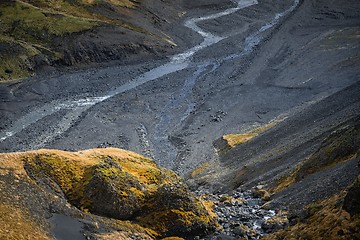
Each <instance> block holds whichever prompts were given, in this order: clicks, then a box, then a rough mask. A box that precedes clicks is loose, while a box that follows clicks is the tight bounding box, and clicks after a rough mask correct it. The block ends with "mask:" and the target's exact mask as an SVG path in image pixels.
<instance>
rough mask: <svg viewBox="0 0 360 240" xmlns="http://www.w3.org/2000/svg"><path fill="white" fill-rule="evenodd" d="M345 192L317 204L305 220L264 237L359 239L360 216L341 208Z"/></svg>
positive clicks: (324, 239) (320, 239)
mask: <svg viewBox="0 0 360 240" xmlns="http://www.w3.org/2000/svg"><path fill="white" fill-rule="evenodd" d="M344 195H345V193H344V192H343V193H341V194H338V195H334V196H333V197H331V198H329V199H326V200H324V201H322V202H320V203H318V204H317V205H318V206H319V207H318V209H317V210H316V211H314V212H313V214H312V216H311V217H310V218H308V219H306V221H304V222H300V223H297V224H295V225H292V226H289V227H287V228H286V229H283V230H280V231H278V232H276V233H273V234H271V235H268V236H265V237H264V239H267V240H270V239H319V240H328V239H329V240H331V239H358V238H359V237H360V216H359V215H355V216H353V217H351V216H350V214H349V213H347V212H346V211H345V210H342V209H341V207H340V206H341V204H339V203H341V202H342V199H343V198H344Z"/></svg>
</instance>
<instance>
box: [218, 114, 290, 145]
mask: <svg viewBox="0 0 360 240" xmlns="http://www.w3.org/2000/svg"><path fill="white" fill-rule="evenodd" d="M281 121H283V119H281V120H272V121H270V122H269V123H267V124H264V125H262V126H260V127H256V128H254V129H252V130H250V131H249V132H246V133H240V134H227V135H224V136H223V137H222V138H223V139H224V140H225V141H227V144H228V145H229V147H230V148H234V147H235V146H237V145H239V144H243V143H245V142H247V141H249V140H251V139H253V138H254V137H256V136H258V135H259V134H260V133H263V132H265V131H267V130H269V129H270V128H272V127H274V126H275V125H276V124H278V123H280V122H281Z"/></svg>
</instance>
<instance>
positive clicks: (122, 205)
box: [0, 149, 215, 237]
mask: <svg viewBox="0 0 360 240" xmlns="http://www.w3.org/2000/svg"><path fill="white" fill-rule="evenodd" d="M8 158H11V159H12V161H13V162H14V163H16V164H17V166H18V168H19V169H20V170H21V169H22V170H21V171H22V174H23V176H24V179H25V178H26V179H27V181H28V182H29V183H30V187H31V188H32V189H33V190H34V191H35V192H41V193H42V194H44V195H45V196H53V195H56V196H57V198H60V199H62V202H63V204H66V202H68V203H70V204H71V205H72V206H75V207H76V208H77V209H80V210H81V211H80V212H82V214H87V215H90V216H95V215H93V214H96V215H100V216H102V217H104V218H105V219H107V220H104V221H110V223H108V224H105V228H107V229H108V230H109V229H112V230H114V229H113V227H112V226H113V224H115V223H117V225H119V220H120V222H121V221H130V223H129V224H134V225H136V226H139V227H140V229H143V230H141V231H140V232H142V234H146V235H147V236H150V237H159V236H163V237H164V236H193V235H196V236H201V235H204V234H206V233H208V232H211V231H212V230H214V228H215V219H214V218H213V216H210V214H209V212H208V210H207V209H206V208H205V207H204V205H203V204H202V203H201V201H200V200H199V199H197V198H196V197H195V196H194V195H193V194H192V193H191V192H190V191H189V190H188V188H187V186H186V185H185V184H184V183H182V181H181V179H180V178H179V177H178V176H177V175H176V174H175V173H173V172H172V171H170V170H167V169H164V168H160V167H158V166H157V165H156V164H155V163H154V162H153V161H152V160H150V159H147V158H145V157H143V156H141V155H138V154H135V153H132V152H129V151H124V150H120V149H93V150H87V151H82V152H77V153H69V152H62V151H56V150H39V151H33V152H27V153H19V154H16V155H14V154H1V159H8ZM1 168H2V169H5V170H6V171H7V170H8V171H9V172H10V166H7V164H6V162H1ZM19 181H24V180H23V179H22V178H20V180H19ZM6 187H8V188H11V186H10V185H6ZM15 192H16V190H15ZM9 197H10V199H11V198H12V196H9ZM13 197H15V196H13ZM20 198H22V197H20ZM48 198H51V197H48ZM42 199H43V198H42ZM0 200H1V199H0ZM23 200H24V201H25V199H23ZM27 201H31V199H27ZM43 201H45V205H46V204H50V203H49V202H48V201H47V200H46V199H45V200H43ZM6 204H9V202H7V203H6ZM50 205H51V204H50ZM38 211H39V209H37V207H35V206H33V207H31V209H29V212H30V215H31V214H33V215H37V212H38ZM43 211H45V212H48V213H47V214H51V211H50V209H47V210H46V209H45V210H44V209H43ZM77 211H79V210H77ZM57 212H59V214H65V215H68V214H69V212H66V211H65V212H64V211H62V210H58V211H57ZM71 214H73V213H72V211H70V215H71ZM111 219H113V220H111ZM116 219H118V220H116ZM114 222H115V223H114ZM97 224H99V223H91V225H97ZM120 225H121V224H120ZM139 227H137V228H139ZM127 231H128V230H127ZM144 232H145V233H144Z"/></svg>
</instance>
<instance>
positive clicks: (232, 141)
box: [223, 133, 257, 148]
mask: <svg viewBox="0 0 360 240" xmlns="http://www.w3.org/2000/svg"><path fill="white" fill-rule="evenodd" d="M256 136H257V134H256V133H244V134H228V135H224V136H223V139H224V140H226V141H227V143H228V145H229V146H230V147H231V148H233V147H235V146H236V145H239V144H242V143H245V142H247V141H249V140H250V139H252V138H254V137H256Z"/></svg>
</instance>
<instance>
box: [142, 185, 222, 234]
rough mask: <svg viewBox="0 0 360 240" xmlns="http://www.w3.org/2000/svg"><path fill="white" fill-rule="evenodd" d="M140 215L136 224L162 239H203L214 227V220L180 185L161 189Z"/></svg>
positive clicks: (163, 186) (164, 186) (184, 187)
mask: <svg viewBox="0 0 360 240" xmlns="http://www.w3.org/2000/svg"><path fill="white" fill-rule="evenodd" d="M143 211H144V214H141V215H140V216H139V217H138V218H137V220H138V221H139V223H141V224H142V225H144V226H146V227H149V228H153V229H154V230H155V231H156V232H158V233H160V234H161V235H163V236H175V235H176V236H182V237H186V236H190V235H202V234H204V233H207V232H209V231H211V230H214V227H215V221H214V219H213V217H211V216H210V214H209V212H208V211H207V210H206V209H205V207H204V206H203V204H202V203H201V202H200V201H199V200H198V199H197V198H195V197H194V195H193V194H191V192H190V191H189V190H188V187H187V186H186V185H185V184H183V183H181V182H178V183H169V184H163V185H161V186H160V187H159V188H158V190H157V191H156V192H155V193H154V194H153V195H152V198H151V199H150V200H149V201H148V202H147V203H146V205H145V206H144V208H143Z"/></svg>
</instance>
